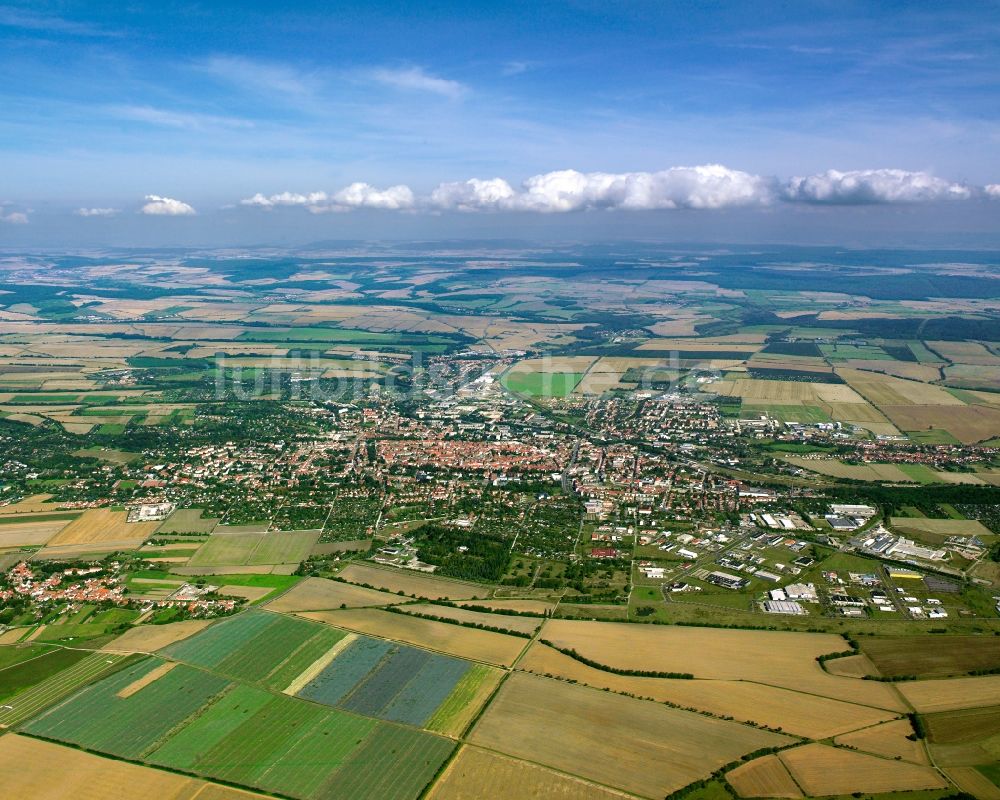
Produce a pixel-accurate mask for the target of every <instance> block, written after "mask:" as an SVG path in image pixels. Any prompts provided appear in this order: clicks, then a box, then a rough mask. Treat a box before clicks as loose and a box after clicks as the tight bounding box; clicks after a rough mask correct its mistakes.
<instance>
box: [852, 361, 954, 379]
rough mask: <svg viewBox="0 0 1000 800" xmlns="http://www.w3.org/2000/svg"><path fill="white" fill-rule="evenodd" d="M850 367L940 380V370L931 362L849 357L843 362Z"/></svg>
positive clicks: (913, 377)
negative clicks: (919, 362) (920, 362)
mask: <svg viewBox="0 0 1000 800" xmlns="http://www.w3.org/2000/svg"><path fill="white" fill-rule="evenodd" d="M844 364H845V366H847V367H849V368H851V369H861V370H868V371H869V372H884V373H885V374H887V375H894V376H895V377H897V378H905V379H907V380H911V381H920V382H922V383H929V382H930V381H936V380H940V378H941V370H940V369H938V368H937V367H935V366H932V365H931V364H918V363H916V362H915V361H885V360H874V361H870V360H867V359H860V358H851V359H848V360H847V361H845V362H844Z"/></svg>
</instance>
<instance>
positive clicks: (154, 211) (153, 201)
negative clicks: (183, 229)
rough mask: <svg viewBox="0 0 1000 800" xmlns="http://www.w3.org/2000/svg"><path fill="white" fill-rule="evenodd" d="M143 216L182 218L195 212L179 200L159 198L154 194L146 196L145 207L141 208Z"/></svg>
mask: <svg viewBox="0 0 1000 800" xmlns="http://www.w3.org/2000/svg"><path fill="white" fill-rule="evenodd" d="M142 213H143V214H151V215H153V216H164V217H184V216H191V215H192V214H194V213H195V210H194V209H193V208H192V207H191V206H189V205H188V204H187V203H184V202H182V201H180V200H174V199H173V198H172V197H160V196H159V195H155V194H147V195H146V205H144V206H143V207H142Z"/></svg>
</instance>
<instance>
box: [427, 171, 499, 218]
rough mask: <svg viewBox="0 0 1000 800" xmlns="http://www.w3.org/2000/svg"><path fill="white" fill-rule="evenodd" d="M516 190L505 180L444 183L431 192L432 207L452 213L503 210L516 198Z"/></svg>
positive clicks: (470, 180)
mask: <svg viewBox="0 0 1000 800" xmlns="http://www.w3.org/2000/svg"><path fill="white" fill-rule="evenodd" d="M515 194H516V193H515V192H514V189H513V188H511V185H510V184H509V183H507V181H505V180H504V179H503V178H492V179H490V180H480V179H479V178H470V179H469V180H467V181H456V182H455V183H442V184H441V185H440V186H438V187H437V188H436V189H435V190H434V191H433V192H431V196H430V203H431V205H432V206H435V207H437V208H442V209H448V210H452V211H483V210H501V209H503V208H506V207H507V206H508V204H509V203H510V202H511V201H512V200H513V199H514V197H515Z"/></svg>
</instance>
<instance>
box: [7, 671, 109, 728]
mask: <svg viewBox="0 0 1000 800" xmlns="http://www.w3.org/2000/svg"><path fill="white" fill-rule="evenodd" d="M125 658H126V656H123V655H115V654H110V653H90V654H87V655H86V657H85V658H82V659H80V660H78V661H77V662H76V663H75V664H73V665H72V666H70V667H66V668H64V669H61V670H60V671H59V672H57V673H55V674H54V675H52V676H51V677H46V676H45V675H44V674H42V673H40V672H39V671H38V670H33V675H32V680H31V681H30V682H29V683H28V685H29V686H30V688H27V689H25V690H24V691H21V692H19V693H18V694H16V695H14V697H13V698H11V699H8V700H6V702H5V704H4V707H3V708H0V728H4V727H6V728H10V727H13V726H14V725H18V724H20V723H21V722H23V721H24V720H26V719H29V718H30V717H32V716H34V715H35V714H37V713H38V712H39V711H41V710H42V709H44V708H47V707H48V706H50V705H52V704H53V703H56V702H58V701H59V700H61V699H62V698H64V697H66V696H68V695H69V694H71V693H72V692H74V691H76V690H77V689H78V688H80V687H81V686H83V685H84V684H86V683H89V682H90V681H93V680H95V679H96V678H98V677H99V676H101V675H103V674H104V673H106V672H109V671H111V670H113V669H115V667H116V666H117V665H119V664H122V663H124V659H125Z"/></svg>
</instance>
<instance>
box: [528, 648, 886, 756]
mask: <svg viewBox="0 0 1000 800" xmlns="http://www.w3.org/2000/svg"><path fill="white" fill-rule="evenodd" d="M517 667H518V669H523V670H526V671H528V672H533V673H535V674H538V675H553V676H555V677H558V678H564V679H566V680H570V681H575V682H578V683H582V684H586V685H587V686H593V687H594V688H597V689H610V690H611V691H614V692H619V693H622V694H633V695H637V696H639V697H650V698H652V699H654V700H659V701H661V702H668V703H672V704H674V705H677V706H680V707H682V708H694V709H697V710H699V711H706V712H708V713H710V714H714V715H715V716H718V717H732V718H733V719H735V720H737V721H738V722H752V723H756V724H758V725H767V726H768V727H770V728H781V729H782V730H784V731H787V732H789V733H792V734H795V735H797V736H808V737H810V738H815V739H824V738H826V737H829V736H836V735H837V734H841V733H846V732H848V731H853V730H857V729H858V728H863V727H866V726H869V725H874V724H876V723H878V722H882V721H884V720H888V719H891V718H892V716H893V712H891V711H885V710H883V709H876V708H869V707H866V706H862V705H856V704H854V703H844V702H841V701H840V700H835V699H832V698H829V697H818V696H816V695H813V694H804V693H797V692H793V691H791V690H789V689H781V688H778V687H775V686H766V685H764V684H761V683H755V682H752V681H730V680H693V681H692V680H679V679H670V678H644V677H638V676H631V675H616V674H615V673H613V672H605V671H603V670H599V669H595V668H593V667H589V666H587V665H586V664H582V663H580V662H579V661H577V660H575V659H573V658H570V657H569V656H567V655H564V654H563V653H560V652H558V651H557V650H553V649H552V648H551V647H547V646H546V645H543V644H541V643H538V642H536V643H534V644H532V645H531V648H530V649H529V650H528V652H527V654H526V655H525V656H524V658H522V659H521V660H520V661H519V662H518V665H517Z"/></svg>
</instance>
